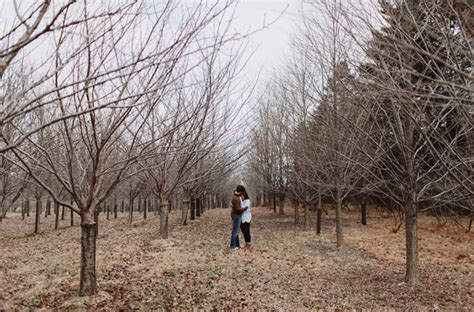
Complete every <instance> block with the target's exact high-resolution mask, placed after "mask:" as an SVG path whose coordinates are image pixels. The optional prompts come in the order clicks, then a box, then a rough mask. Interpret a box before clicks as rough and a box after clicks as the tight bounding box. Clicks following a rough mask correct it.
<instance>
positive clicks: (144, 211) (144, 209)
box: [143, 199, 148, 220]
mask: <svg viewBox="0 0 474 312" xmlns="http://www.w3.org/2000/svg"><path fill="white" fill-rule="evenodd" d="M147 208H148V206H147V202H146V199H144V200H143V219H144V220H146V214H147Z"/></svg>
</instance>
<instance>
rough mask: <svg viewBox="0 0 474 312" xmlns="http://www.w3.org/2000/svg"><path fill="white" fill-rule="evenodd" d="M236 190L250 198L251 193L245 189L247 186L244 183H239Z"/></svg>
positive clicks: (245, 197)
mask: <svg viewBox="0 0 474 312" xmlns="http://www.w3.org/2000/svg"><path fill="white" fill-rule="evenodd" d="M235 190H236V191H237V192H239V193H241V194H242V195H244V199H250V197H249V194H247V191H246V190H245V187H244V186H243V185H237V188H236V189H235Z"/></svg>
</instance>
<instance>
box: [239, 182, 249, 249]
mask: <svg viewBox="0 0 474 312" xmlns="http://www.w3.org/2000/svg"><path fill="white" fill-rule="evenodd" d="M236 191H237V192H238V193H240V194H241V199H242V201H241V203H240V207H241V208H242V209H244V211H243V212H242V215H241V220H240V230H241V231H242V234H244V239H245V247H244V249H245V250H246V251H247V250H248V251H250V250H252V239H251V236H250V221H251V220H252V212H251V210H250V198H249V195H248V194H247V191H246V190H245V187H243V186H242V185H239V186H237V189H236Z"/></svg>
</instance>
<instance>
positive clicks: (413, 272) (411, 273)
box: [405, 192, 418, 286]
mask: <svg viewBox="0 0 474 312" xmlns="http://www.w3.org/2000/svg"><path fill="white" fill-rule="evenodd" d="M415 197H416V194H415V192H412V194H409V196H408V198H407V201H406V206H405V230H406V232H405V233H406V250H407V251H406V252H407V256H406V257H407V259H406V282H407V283H408V284H409V285H410V286H415V285H416V284H417V283H418V230H417V220H416V202H415Z"/></svg>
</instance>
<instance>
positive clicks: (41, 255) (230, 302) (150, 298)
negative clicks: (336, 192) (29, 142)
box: [0, 208, 474, 310]
mask: <svg viewBox="0 0 474 312" xmlns="http://www.w3.org/2000/svg"><path fill="white" fill-rule="evenodd" d="M333 213H334V211H333V210H332V209H329V215H325V216H324V217H323V226H322V229H323V230H322V231H323V234H322V235H320V236H316V234H315V232H314V230H311V231H303V230H302V226H300V225H295V223H294V220H293V218H292V216H289V215H286V216H279V215H278V214H276V213H274V212H273V211H272V210H269V209H268V208H254V209H253V215H254V217H253V220H252V238H253V241H254V249H253V251H252V252H251V253H246V252H243V251H241V250H238V251H229V250H228V243H229V236H230V229H231V224H230V216H229V209H217V210H211V211H206V212H205V213H204V214H203V215H202V216H201V217H200V218H199V219H198V220H195V221H191V222H190V223H189V224H188V225H186V226H182V225H179V217H180V216H179V212H173V213H171V215H170V226H171V231H170V238H169V239H166V240H163V239H159V218H158V217H151V218H150V219H148V220H146V221H138V220H137V221H136V222H134V223H133V225H131V226H129V225H126V224H127V219H126V215H125V214H124V215H121V216H120V217H119V218H118V219H116V220H106V219H105V216H101V220H100V221H101V222H100V226H99V236H98V244H97V245H98V246H97V274H98V276H97V278H98V285H99V294H98V295H96V296H93V297H78V293H77V290H78V286H79V285H78V284H79V265H80V263H79V260H80V227H79V226H74V227H63V228H61V229H60V230H58V231H54V230H53V227H54V218H48V219H45V220H43V224H42V229H43V232H41V233H40V234H38V235H32V234H31V232H32V230H33V226H34V218H28V219H27V221H26V222H27V224H28V225H25V221H22V220H21V216H20V215H16V214H11V215H10V216H9V218H8V219H5V220H4V221H3V223H2V224H1V226H0V255H1V256H0V281H1V282H0V310H17V309H34V308H48V309H51V308H61V309H65V308H69V309H75V308H99V309H104V310H109V309H110V310H116V309H118V308H121V309H124V310H131V309H134V310H135V309H148V308H152V309H158V308H164V309H171V308H175V309H180V308H183V309H190V308H205V309H219V310H220V309H231V308H241V309H246V308H249V309H250V308H252V309H253V308H264V309H320V308H330V309H333V308H341V309H344V308H362V309H368V308H377V309H379V308H382V307H385V308H397V309H412V308H413V309H416V308H421V309H430V310H433V309H434V310H436V309H442V310H446V309H449V310H468V309H470V307H472V306H474V299H473V293H474V285H473V280H474V279H473V272H474V255H473V254H472V251H473V250H474V245H473V241H474V240H473V238H474V234H473V233H465V232H463V231H462V230H460V229H459V230H456V228H455V227H452V226H444V227H440V226H438V225H437V224H438V223H437V222H436V219H434V218H433V217H431V216H428V215H420V218H419V229H420V235H419V239H420V268H421V271H420V286H418V287H416V288H413V289H412V288H410V287H408V286H407V285H406V284H405V283H403V281H404V271H405V266H404V255H405V251H404V246H405V243H404V233H403V227H402V228H401V229H400V231H398V232H397V233H393V232H392V231H390V228H391V227H390V223H391V222H393V221H392V220H391V219H390V218H387V217H385V216H383V215H381V214H379V213H377V212H376V211H375V210H374V211H372V210H370V213H369V218H368V225H367V226H363V225H361V224H360V223H358V222H357V219H358V215H356V213H355V212H344V235H345V237H346V245H345V246H343V247H342V248H340V249H337V248H336V247H335V222H334V215H333ZM102 218H103V220H102ZM62 222H64V224H68V220H66V221H62ZM62 225H63V224H62ZM313 227H314V226H313Z"/></svg>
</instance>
